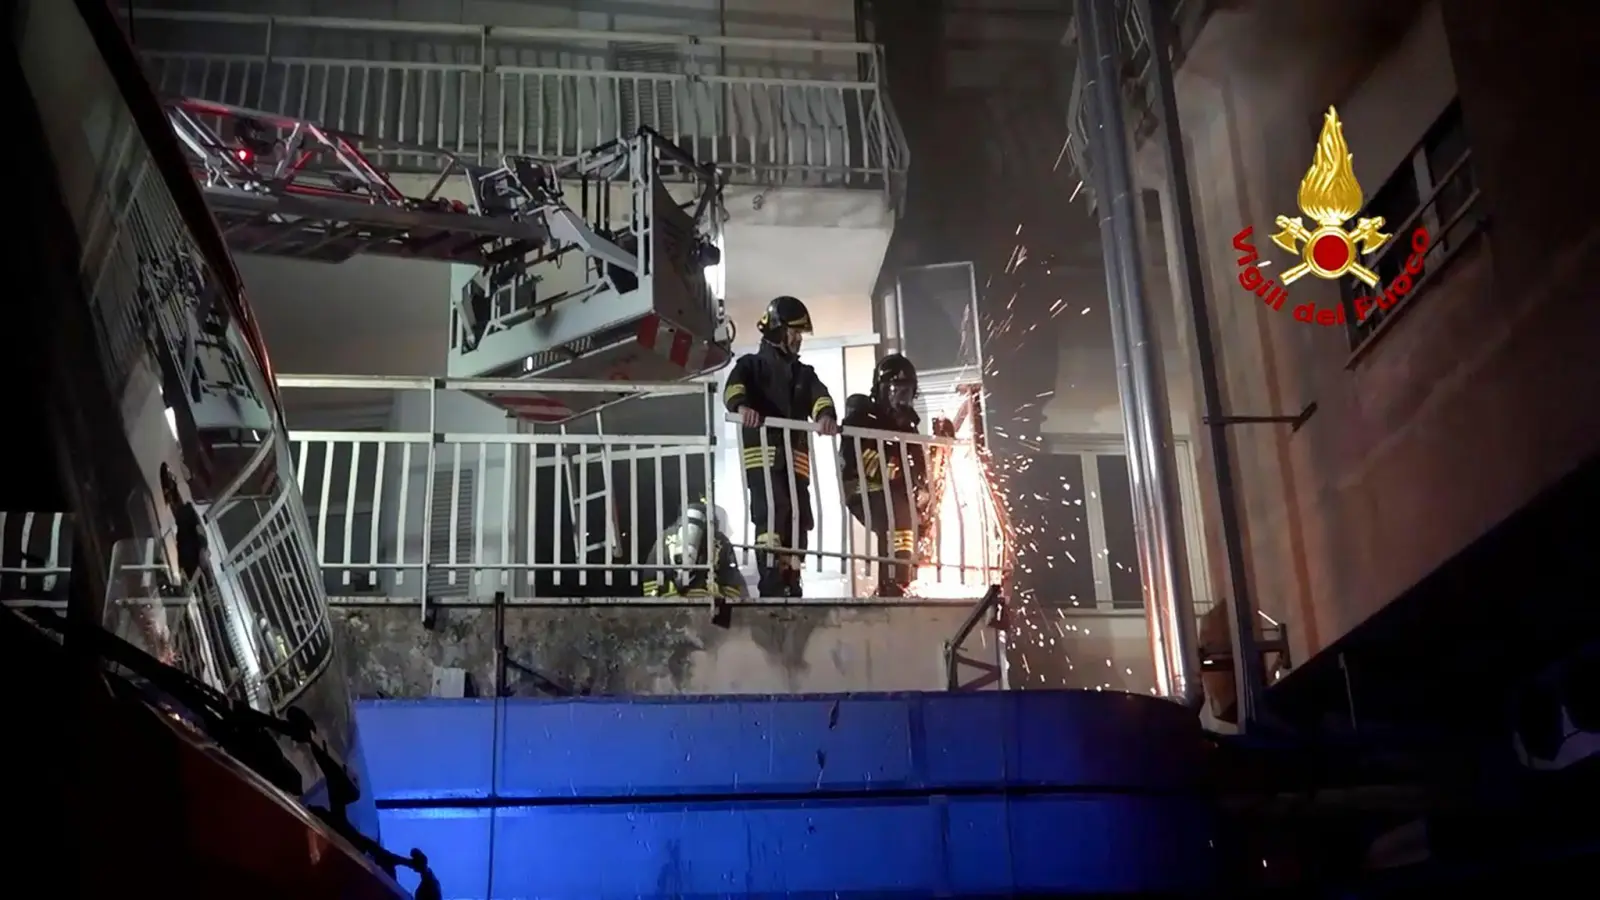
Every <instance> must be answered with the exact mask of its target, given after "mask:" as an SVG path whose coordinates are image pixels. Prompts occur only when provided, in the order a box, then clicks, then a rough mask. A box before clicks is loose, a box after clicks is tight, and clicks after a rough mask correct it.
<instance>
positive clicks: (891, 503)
mask: <svg viewBox="0 0 1600 900" xmlns="http://www.w3.org/2000/svg"><path fill="white" fill-rule="evenodd" d="M846 490H848V491H849V494H848V496H849V498H850V499H849V500H848V501H847V504H848V505H849V507H850V514H851V515H852V516H855V517H856V521H857V522H860V523H861V524H862V525H864V526H866V528H867V530H868V531H870V532H872V533H873V534H874V535H876V536H877V545H878V547H877V553H876V555H877V556H892V557H894V558H895V559H896V560H901V561H902V562H897V563H896V564H895V565H888V564H885V563H879V564H878V566H877V568H878V584H879V585H880V587H888V586H893V587H897V588H900V589H901V590H904V589H905V588H906V587H908V586H909V585H910V584H911V576H912V569H913V565H914V564H913V557H914V556H915V555H916V549H917V525H918V523H917V520H916V514H915V513H914V512H913V511H912V500H911V496H910V490H909V489H908V488H907V487H906V485H905V483H904V482H899V481H896V482H893V483H891V484H890V485H889V489H888V490H884V488H883V487H882V486H878V485H868V487H867V490H866V492H865V501H863V493H862V492H861V490H860V488H859V487H857V486H856V484H855V483H851V484H848V485H846ZM891 514H892V515H891Z"/></svg>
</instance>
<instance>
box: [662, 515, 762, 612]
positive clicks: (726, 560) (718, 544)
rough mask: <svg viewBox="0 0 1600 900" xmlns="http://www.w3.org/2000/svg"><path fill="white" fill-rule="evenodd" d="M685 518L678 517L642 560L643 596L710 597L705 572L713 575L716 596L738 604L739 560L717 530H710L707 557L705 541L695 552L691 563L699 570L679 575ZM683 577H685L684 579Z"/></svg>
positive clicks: (741, 590) (740, 595) (740, 589)
mask: <svg viewBox="0 0 1600 900" xmlns="http://www.w3.org/2000/svg"><path fill="white" fill-rule="evenodd" d="M686 518H687V517H686V516H685V517H680V518H679V519H678V521H676V522H674V523H672V524H671V525H670V526H668V527H667V528H666V530H665V531H663V532H662V533H661V537H660V538H659V539H657V540H656V545H655V547H653V548H651V550H650V556H649V558H648V559H647V560H646V562H647V563H648V564H649V566H650V568H648V569H646V570H645V582H644V595H645V596H646V597H710V596H712V595H713V594H712V590H711V586H710V579H709V578H707V574H708V573H709V572H715V573H716V576H717V578H716V596H719V597H722V598H723V599H726V600H742V599H744V597H745V594H746V593H747V591H746V588H745V582H744V575H743V574H741V573H740V572H739V560H738V557H736V556H735V555H734V549H733V542H732V541H730V540H728V536H727V535H725V534H723V533H722V531H721V530H719V529H715V528H713V529H711V532H712V535H713V538H712V540H711V541H710V542H709V543H710V546H711V548H712V551H711V555H710V557H709V558H708V557H707V556H706V552H705V549H706V544H707V541H706V540H705V539H704V538H702V539H701V542H700V547H699V548H698V549H697V551H696V553H695V554H694V556H695V561H696V562H697V564H698V565H699V566H702V567H704V566H707V563H709V567H706V568H697V569H693V570H690V571H688V572H680V571H679V566H680V565H682V563H683V559H684V552H683V550H684V546H683V540H684V527H683V525H684V521H685V519H686ZM685 576H687V577H685Z"/></svg>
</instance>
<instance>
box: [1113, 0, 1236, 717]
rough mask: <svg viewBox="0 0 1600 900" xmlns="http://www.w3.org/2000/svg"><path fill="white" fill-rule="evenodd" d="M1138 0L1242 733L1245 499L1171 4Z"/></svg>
mask: <svg viewBox="0 0 1600 900" xmlns="http://www.w3.org/2000/svg"><path fill="white" fill-rule="evenodd" d="M1134 4H1135V9H1136V10H1137V11H1138V14H1139V16H1140V18H1142V19H1143V20H1144V23H1145V32H1146V34H1145V40H1146V41H1148V42H1149V45H1150V78H1151V81H1152V83H1153V84H1154V86H1155V89H1156V99H1157V103H1158V104H1159V105H1160V109H1159V112H1160V114H1161V133H1162V147H1161V149H1162V154H1161V155H1162V163H1163V165H1164V167H1165V169H1166V176H1167V192H1168V198H1169V203H1168V205H1167V207H1166V213H1167V215H1168V218H1167V221H1166V222H1165V223H1164V227H1165V228H1166V229H1167V231H1168V233H1169V234H1171V235H1173V236H1174V237H1175V238H1176V241H1175V243H1176V245H1177V252H1176V253H1173V254H1172V258H1171V259H1169V260H1168V261H1167V265H1168V266H1171V267H1173V271H1174V272H1175V274H1176V275H1177V278H1176V279H1175V280H1176V282H1177V284H1176V287H1177V288H1178V290H1180V291H1182V292H1183V293H1184V297H1185V299H1187V300H1188V301H1189V313H1190V320H1191V321H1190V324H1191V326H1192V328H1193V334H1194V355H1195V363H1196V368H1198V369H1199V371H1198V373H1197V374H1198V375H1199V377H1200V394H1201V402H1202V404H1203V406H1202V408H1201V410H1200V413H1201V421H1203V422H1205V424H1206V431H1207V436H1208V437H1209V439H1210V451H1211V452H1210V453H1209V454H1208V455H1209V456H1210V457H1211V464H1212V467H1213V474H1214V477H1215V478H1216V482H1217V525H1218V526H1219V527H1220V528H1221V529H1222V546H1223V553H1224V554H1226V556H1227V558H1228V583H1229V585H1230V587H1231V591H1230V594H1231V599H1230V600H1229V602H1228V613H1229V623H1228V624H1229V625H1230V627H1231V635H1232V638H1233V677H1234V685H1235V690H1236V691H1237V692H1238V718H1239V730H1240V731H1241V732H1244V731H1248V730H1249V729H1250V726H1251V725H1252V724H1253V723H1254V722H1255V719H1256V716H1257V713H1258V707H1259V705H1260V703H1261V697H1262V694H1264V693H1265V691H1266V679H1265V677H1264V675H1263V672H1262V668H1261V652H1260V650H1259V649H1258V648H1257V646H1256V629H1255V618H1256V610H1255V603H1254V602H1253V601H1252V599H1251V597H1250V584H1249V581H1250V579H1249V574H1248V573H1247V572H1246V571H1245V562H1244V542H1243V540H1242V538H1241V537H1240V535H1241V529H1240V526H1239V498H1238V495H1237V494H1236V493H1235V491H1234V487H1233V456H1232V452H1231V450H1230V449H1229V446H1228V431H1227V427H1226V426H1225V425H1223V424H1222V423H1221V416H1222V386H1221V379H1220V378H1219V377H1218V375H1217V351H1216V346H1215V345H1214V344H1213V343H1212V340H1211V312H1210V309H1209V307H1208V304H1207V301H1206V291H1205V283H1204V281H1203V280H1202V278H1201V271H1202V269H1201V263H1200V244H1199V239H1198V238H1197V237H1196V234H1195V220H1194V204H1193V202H1192V199H1191V197H1190V195H1189V167H1188V164H1187V163H1186V162H1185V160H1184V155H1183V131H1182V129H1181V127H1180V123H1179V121H1178V93H1177V89H1176V88H1175V87H1174V85H1173V79H1172V60H1171V57H1170V55H1169V54H1168V47H1169V46H1170V45H1171V41H1172V19H1171V9H1170V5H1169V4H1167V3H1159V4H1158V3H1156V2H1154V0H1134ZM1158 7H1159V9H1158Z"/></svg>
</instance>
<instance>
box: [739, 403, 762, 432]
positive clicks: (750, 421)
mask: <svg viewBox="0 0 1600 900" xmlns="http://www.w3.org/2000/svg"><path fill="white" fill-rule="evenodd" d="M739 424H741V425H743V426H744V427H746V428H760V427H761V413H758V412H756V411H755V410H753V409H751V408H750V407H748V406H741V407H739Z"/></svg>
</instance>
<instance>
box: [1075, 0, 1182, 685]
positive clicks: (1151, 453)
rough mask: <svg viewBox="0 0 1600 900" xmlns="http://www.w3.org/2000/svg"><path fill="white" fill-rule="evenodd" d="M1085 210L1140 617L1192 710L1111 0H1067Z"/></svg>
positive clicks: (1167, 426)
mask: <svg viewBox="0 0 1600 900" xmlns="http://www.w3.org/2000/svg"><path fill="white" fill-rule="evenodd" d="M1073 6H1074V11H1075V15H1076V18H1077V26H1078V49H1079V54H1080V60H1079V65H1080V70H1081V75H1082V76H1087V78H1088V81H1089V84H1088V91H1087V92H1086V93H1085V100H1086V102H1087V107H1086V111H1087V113H1088V125H1089V135H1088V139H1089V144H1090V147H1089V149H1090V156H1091V159H1092V160H1093V163H1094V164H1093V168H1092V174H1093V178H1094V180H1095V208H1096V210H1097V211H1098V213H1099V216H1100V235H1101V251H1102V253H1103V254H1104V256H1105V263H1106V299H1107V306H1108V308H1109V311H1110V314H1111V340H1112V350H1113V352H1114V354H1115V357H1116V364H1117V394H1118V397H1119V399H1120V400H1121V406H1122V423H1123V428H1124V430H1125V432H1126V435H1127V448H1128V472H1129V478H1130V481H1131V485H1130V486H1131V488H1132V495H1133V507H1134V522H1135V525H1136V526H1137V531H1136V533H1137V536H1138V539H1139V567H1140V571H1141V573H1142V575H1143V583H1144V601H1145V615H1146V618H1147V619H1148V623H1149V631H1150V643H1151V652H1152V656H1153V658H1154V660H1155V669H1156V685H1157V689H1158V690H1159V691H1160V693H1162V694H1164V695H1165V696H1167V697H1169V698H1171V699H1172V700H1175V701H1177V702H1179V703H1182V704H1184V705H1185V706H1189V707H1192V708H1198V707H1199V706H1200V704H1201V703H1202V702H1203V700H1204V693H1203V689H1202V687H1201V683H1200V657H1199V652H1198V649H1197V647H1196V646H1195V644H1196V633H1195V632H1196V621H1195V615H1194V598H1193V597H1192V596H1191V595H1190V593H1189V577H1188V564H1187V563H1188V556H1187V554H1186V553H1185V551H1184V536H1183V518H1182V513H1181V506H1180V501H1179V498H1178V481H1177V477H1176V474H1177V459H1176V454H1175V453H1174V450H1173V442H1172V424H1171V413H1170V410H1169V408H1168V405H1167V391H1166V382H1165V374H1164V372H1163V370H1162V366H1161V359H1160V355H1159V349H1158V348H1157V346H1156V335H1155V334H1154V331H1153V329H1152V328H1151V326H1150V321H1151V318H1150V315H1149V299H1148V297H1147V296H1146V294H1145V286H1144V272H1143V268H1142V257H1141V255H1140V252H1139V225H1138V215H1139V210H1140V205H1139V203H1138V198H1137V195H1136V194H1135V193H1134V186H1133V176H1132V173H1131V172H1130V171H1129V168H1130V167H1129V162H1128V138H1127V130H1126V128H1127V126H1126V124H1125V122H1124V120H1123V115H1122V92H1121V81H1120V78H1119V69H1120V66H1119V61H1118V59H1117V32H1116V23H1115V21H1114V16H1113V13H1114V12H1115V6H1116V4H1115V3H1114V2H1113V0H1075V2H1074V4H1073Z"/></svg>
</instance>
